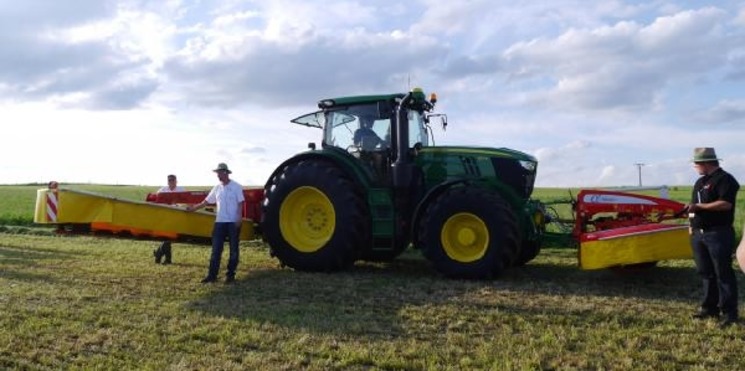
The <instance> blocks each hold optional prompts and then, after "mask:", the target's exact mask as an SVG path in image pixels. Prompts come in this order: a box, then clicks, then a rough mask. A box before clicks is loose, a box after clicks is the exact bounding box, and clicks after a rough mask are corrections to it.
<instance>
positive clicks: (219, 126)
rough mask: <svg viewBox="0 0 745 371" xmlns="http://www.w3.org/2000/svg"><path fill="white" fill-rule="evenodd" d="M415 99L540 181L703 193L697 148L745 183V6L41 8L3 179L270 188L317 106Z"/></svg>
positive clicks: (15, 73)
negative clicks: (692, 188)
mask: <svg viewBox="0 0 745 371" xmlns="http://www.w3.org/2000/svg"><path fill="white" fill-rule="evenodd" d="M516 4H519V5H516ZM414 86H421V87H422V88H423V89H424V90H425V92H427V93H429V92H436V93H438V96H439V99H440V100H439V102H438V107H437V108H438V111H439V112H442V113H446V114H447V115H448V121H449V125H448V130H447V131H444V132H443V131H442V130H440V129H439V128H438V129H436V130H435V136H436V143H437V144H438V145H439V144H442V145H445V144H465V145H472V146H489V147H508V148H514V149H518V150H521V151H524V152H527V153H530V154H533V155H535V156H536V157H537V158H538V159H539V166H538V169H539V175H538V180H537V184H538V186H542V187H568V186H572V187H583V186H584V187H595V186H622V185H637V183H638V171H639V169H641V173H642V180H643V183H644V185H663V184H664V185H684V184H690V183H692V182H693V181H694V180H695V178H696V174H695V173H694V171H693V169H692V167H691V164H690V159H691V156H692V150H693V148H694V147H698V146H712V147H715V148H716V150H717V153H718V155H719V157H721V158H723V162H722V165H723V167H724V168H725V169H727V170H728V171H730V172H731V173H733V174H734V175H735V176H736V177H739V179H740V180H741V182H744V183H745V144H744V143H745V134H744V133H743V129H744V128H745V94H744V93H745V1H732V0H719V1H716V2H714V1H712V2H708V4H707V3H706V2H702V1H683V0H676V1H672V0H671V1H665V0H659V1H655V0H644V1H618V0H617V1H613V0H596V1H587V0H552V1H545V0H541V1H527V0H526V1H519V2H515V1H502V0H463V1H451V2H444V1H435V0H413V1H389V0H379V1H348V0H330V1H318V0H272V1H266V0H261V1H258V0H257V1H250V0H226V1H217V0H215V1H208V0H201V1H200V0H163V1H136V0H131V1H126V0H122V1H106V0H68V1H49V0H23V1H2V2H0V119H1V120H2V126H1V127H2V136H0V138H2V140H0V184H13V183H27V182H46V181H48V180H58V181H62V182H93V183H107V184H137V185H152V186H159V185H163V184H165V175H166V174H168V173H175V174H177V175H178V176H179V181H180V184H181V185H212V184H215V183H216V182H217V179H216V177H215V175H214V173H212V172H211V169H213V168H214V167H215V166H216V165H217V163H218V162H227V163H228V164H229V165H230V167H231V169H232V170H233V178H234V179H236V180H237V181H238V182H240V183H242V184H244V185H260V184H263V183H264V181H265V179H266V177H267V176H268V175H269V173H270V172H271V171H272V170H273V169H274V168H275V167H276V166H277V165H278V164H279V163H280V162H281V161H282V160H283V159H286V158H288V157H290V156H291V155H292V154H294V153H297V152H299V151H302V150H304V149H305V148H306V146H307V143H308V142H311V141H315V142H319V141H320V131H318V130H317V129H310V128H305V127H300V126H297V125H294V124H291V123H290V122H289V120H290V119H292V118H294V117H296V116H299V115H301V114H304V113H307V112H310V111H313V110H315V109H316V102H317V101H318V100H320V99H322V98H328V97H336V96H343V95H358V94H374V93H392V92H402V91H405V90H407V89H409V87H414ZM637 163H643V164H644V165H643V166H641V167H639V166H637V165H635V164H637Z"/></svg>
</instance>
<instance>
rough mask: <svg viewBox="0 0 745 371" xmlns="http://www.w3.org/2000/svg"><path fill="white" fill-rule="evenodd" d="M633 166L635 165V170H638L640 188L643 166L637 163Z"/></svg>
mask: <svg viewBox="0 0 745 371" xmlns="http://www.w3.org/2000/svg"><path fill="white" fill-rule="evenodd" d="M634 165H636V167H637V169H638V170H639V187H641V186H642V166H644V164H643V163H641V162H637V163H635V164H634Z"/></svg>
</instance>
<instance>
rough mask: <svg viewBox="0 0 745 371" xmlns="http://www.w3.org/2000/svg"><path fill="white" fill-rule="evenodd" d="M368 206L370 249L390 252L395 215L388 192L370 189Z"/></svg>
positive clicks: (382, 189) (386, 190)
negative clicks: (370, 224)
mask: <svg viewBox="0 0 745 371" xmlns="http://www.w3.org/2000/svg"><path fill="white" fill-rule="evenodd" d="M368 204H369V205H370V214H371V216H372V237H373V246H372V249H373V250H374V251H388V250H392V249H393V238H392V236H393V235H394V234H395V225H394V222H395V221H394V214H395V213H394V209H393V202H392V200H391V194H390V191H389V190H388V189H385V188H372V189H370V192H369V193H368Z"/></svg>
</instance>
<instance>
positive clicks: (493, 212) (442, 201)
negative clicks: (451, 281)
mask: <svg viewBox="0 0 745 371" xmlns="http://www.w3.org/2000/svg"><path fill="white" fill-rule="evenodd" d="M417 231H418V233H417V246H418V247H419V248H420V249H421V250H422V252H423V253H424V256H425V257H426V258H427V259H429V260H430V261H431V262H432V264H433V265H434V267H435V269H436V270H437V271H439V272H440V273H442V274H443V275H445V276H447V277H451V278H466V279H491V278H496V277H498V276H500V275H501V274H502V272H503V271H504V270H505V269H506V268H507V267H509V266H511V265H512V263H513V262H514V261H515V259H516V257H517V254H518V248H519V244H518V236H519V235H518V227H517V221H516V218H515V214H514V213H513V211H512V209H510V207H509V206H508V204H507V202H505V201H504V199H502V197H500V196H499V195H498V194H496V193H494V192H490V191H487V190H485V189H483V188H479V187H473V186H465V187H457V188H451V189H449V190H448V191H446V192H445V193H443V194H442V195H440V196H439V197H438V198H436V199H435V200H433V202H432V203H431V204H430V205H428V206H427V208H426V210H425V211H424V214H423V217H422V218H421V221H420V224H419V228H418V229H417Z"/></svg>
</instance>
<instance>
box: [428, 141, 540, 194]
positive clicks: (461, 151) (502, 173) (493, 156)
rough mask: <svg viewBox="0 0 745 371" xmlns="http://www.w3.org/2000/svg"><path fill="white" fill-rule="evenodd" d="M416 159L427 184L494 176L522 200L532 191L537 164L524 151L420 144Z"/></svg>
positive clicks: (491, 177) (534, 159)
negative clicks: (421, 146) (422, 145)
mask: <svg viewBox="0 0 745 371" xmlns="http://www.w3.org/2000/svg"><path fill="white" fill-rule="evenodd" d="M415 162H416V163H417V164H418V165H419V166H420V167H421V169H422V171H423V173H424V176H425V179H426V181H427V182H428V183H430V184H435V183H440V182H447V181H454V180H483V179H496V180H497V181H498V182H500V183H501V184H503V185H505V186H506V187H507V188H509V189H511V190H512V191H513V192H514V194H515V197H517V198H519V199H522V200H527V199H528V198H530V195H531V194H532V193H533V185H534V183H535V177H536V170H537V166H538V162H537V161H536V158H535V157H533V156H531V155H529V154H527V153H523V152H520V151H515V150H512V149H508V148H489V147H456V146H452V147H451V146H443V147H423V148H422V149H421V150H420V151H419V153H418V154H417V156H416V158H415Z"/></svg>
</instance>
